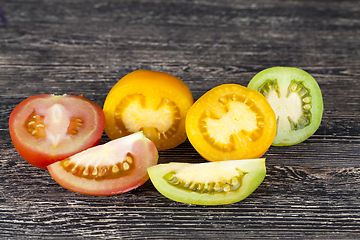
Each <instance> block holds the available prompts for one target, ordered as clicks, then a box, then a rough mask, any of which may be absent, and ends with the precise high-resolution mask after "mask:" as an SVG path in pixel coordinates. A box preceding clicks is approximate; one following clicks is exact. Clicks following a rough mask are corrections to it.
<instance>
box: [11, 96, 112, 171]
mask: <svg viewBox="0 0 360 240" xmlns="http://www.w3.org/2000/svg"><path fill="white" fill-rule="evenodd" d="M104 126H105V116H104V113H103V111H102V108H101V107H100V106H99V105H97V104H96V103H94V102H92V101H90V100H87V99H85V98H84V97H82V96H73V95H63V96H55V95H50V94H46V95H37V96H33V97H29V98H27V99H25V100H24V101H22V102H21V103H20V104H19V105H17V106H16V107H15V109H14V110H13V111H12V113H11V114H10V119H9V130H10V135H11V139H12V141H13V144H14V146H15V148H16V150H17V151H18V152H19V154H20V155H21V156H22V157H23V158H24V159H25V160H26V161H27V162H29V163H31V164H32V165H34V166H36V167H38V168H41V169H46V166H48V165H49V164H51V163H54V162H56V161H59V160H62V159H64V158H67V157H69V156H71V155H74V154H75V153H78V152H80V151H83V150H85V149H87V148H89V147H92V146H95V145H97V144H98V143H99V141H100V138H101V135H102V133H103V130H104Z"/></svg>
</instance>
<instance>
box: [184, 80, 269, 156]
mask: <svg viewBox="0 0 360 240" xmlns="http://www.w3.org/2000/svg"><path fill="white" fill-rule="evenodd" d="M186 133H187V135H188V138H189V141H190V143H191V144H192V145H193V146H194V148H195V149H196V150H197V151H198V152H199V154H200V155H202V156H203V157H204V158H205V159H207V160H208V161H222V160H239V159H250V158H258V157H261V156H262V155H263V154H264V153H265V152H266V151H267V149H268V148H269V147H270V145H271V143H272V141H273V140H274V137H275V134H276V118H275V113H274V111H273V110H272V108H271V106H270V104H269V103H268V101H267V100H266V98H265V97H264V96H263V95H261V94H260V93H259V92H257V91H255V90H252V89H249V88H246V87H243V86H241V85H238V84H224V85H220V86H217V87H215V88H213V89H211V90H210V91H208V92H207V93H205V94H204V95H203V96H201V97H200V98H199V99H198V100H197V101H196V102H195V103H194V105H193V106H192V107H191V108H190V110H189V111H188V114H187V117H186Z"/></svg>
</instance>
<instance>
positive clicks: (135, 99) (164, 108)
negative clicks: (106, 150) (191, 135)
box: [103, 69, 194, 150]
mask: <svg viewBox="0 0 360 240" xmlns="http://www.w3.org/2000/svg"><path fill="white" fill-rule="evenodd" d="M193 103H194V99H193V97H192V94H191V91H190V89H189V88H188V87H187V86H186V84H185V83H184V82H183V81H181V80H180V79H179V78H176V77H174V76H172V75H170V74H168V73H164V72H157V71H151V70H143V69H141V70H137V71H134V72H131V73H129V74H128V75H126V76H124V77H123V78H122V79H120V80H119V81H118V82H117V83H116V84H115V85H114V87H113V88H112V89H111V90H110V92H109V94H108V96H107V97H106V100H105V103H104V107H103V109H104V113H105V118H106V123H105V132H106V134H107V135H108V136H109V138H110V139H116V138H120V137H124V136H126V135H129V134H131V133H134V132H137V131H142V132H143V133H144V134H145V135H146V136H147V137H148V138H149V139H150V140H151V141H152V142H154V143H155V145H156V147H157V148H158V150H165V149H170V148H174V147H176V146H177V145H179V144H180V143H182V142H184V141H185V140H186V133H185V117H186V113H187V111H188V109H189V108H190V106H191V105H192V104H193Z"/></svg>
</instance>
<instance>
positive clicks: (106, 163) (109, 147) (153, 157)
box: [48, 132, 158, 195]
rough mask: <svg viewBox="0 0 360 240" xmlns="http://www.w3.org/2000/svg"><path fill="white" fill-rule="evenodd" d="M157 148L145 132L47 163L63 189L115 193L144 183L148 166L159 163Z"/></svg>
mask: <svg viewBox="0 0 360 240" xmlns="http://www.w3.org/2000/svg"><path fill="white" fill-rule="evenodd" d="M157 160H158V152H157V149H156V147H155V145H154V143H152V142H151V141H150V140H149V139H148V138H146V137H145V135H144V134H143V133H142V132H138V133H134V134H131V135H129V136H126V137H123V138H119V139H116V140H112V141H110V142H108V143H106V144H103V145H99V146H96V147H93V148H89V149H87V150H85V151H83V152H80V153H78V154H75V155H73V156H71V157H69V158H66V159H64V160H62V161H59V162H56V163H53V164H51V165H49V166H48V170H49V173H50V174H51V176H52V177H53V178H54V179H55V181H56V182H58V183H59V184H60V185H61V186H63V187H64V188H66V189H68V190H71V191H74V192H78V193H82V194H87V195H114V194H119V193H124V192H127V191H130V190H132V189H135V188H137V187H139V186H141V185H142V184H143V183H145V182H146V181H147V180H148V179H149V175H148V173H147V168H149V167H151V166H154V165H155V164H157Z"/></svg>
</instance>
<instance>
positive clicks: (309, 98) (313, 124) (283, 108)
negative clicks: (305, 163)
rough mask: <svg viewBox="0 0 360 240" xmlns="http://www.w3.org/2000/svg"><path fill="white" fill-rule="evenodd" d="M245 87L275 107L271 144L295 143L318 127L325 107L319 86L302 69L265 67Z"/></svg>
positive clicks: (284, 144)
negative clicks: (257, 93)
mask: <svg viewBox="0 0 360 240" xmlns="http://www.w3.org/2000/svg"><path fill="white" fill-rule="evenodd" d="M248 87H249V88H251V89H255V90H257V91H259V92H260V93H261V94H263V95H264V96H265V97H266V99H267V100H268V101H269V103H270V105H271V106H272V108H273V109H274V111H275V114H276V118H277V133H276V137H275V139H274V142H273V144H272V145H274V146H289V145H294V144H298V143H300V142H302V141H305V140H306V139H308V138H309V137H310V136H312V135H313V134H314V133H315V132H316V130H317V129H318V128H319V126H320V123H321V119H322V115H323V111H324V105H323V98H322V94H321V89H320V87H319V85H318V83H317V82H316V80H315V79H314V78H313V77H312V76H311V75H310V74H309V73H307V72H305V71H304V70H302V69H299V68H293V67H273V68H267V69H265V70H262V71H261V72H259V73H258V74H256V75H255V76H254V77H253V78H252V79H251V81H250V82H249V85H248Z"/></svg>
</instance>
